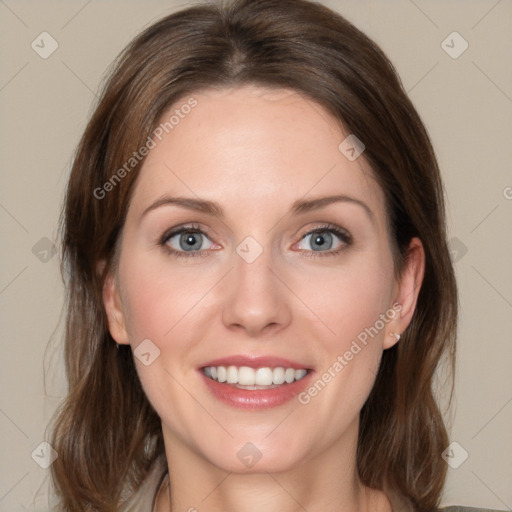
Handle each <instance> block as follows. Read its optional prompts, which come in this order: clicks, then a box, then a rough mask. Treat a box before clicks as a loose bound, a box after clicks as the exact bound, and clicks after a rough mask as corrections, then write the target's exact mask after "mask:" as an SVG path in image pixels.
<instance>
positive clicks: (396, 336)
mask: <svg viewBox="0 0 512 512" xmlns="http://www.w3.org/2000/svg"><path fill="white" fill-rule="evenodd" d="M389 335H390V336H393V337H394V338H395V340H396V341H400V334H398V333H397V332H390V333H389Z"/></svg>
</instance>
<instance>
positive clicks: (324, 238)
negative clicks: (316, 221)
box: [298, 227, 351, 254]
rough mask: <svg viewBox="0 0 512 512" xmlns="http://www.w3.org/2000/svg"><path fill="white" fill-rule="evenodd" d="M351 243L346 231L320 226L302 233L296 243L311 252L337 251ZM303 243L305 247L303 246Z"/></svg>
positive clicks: (300, 247)
mask: <svg viewBox="0 0 512 512" xmlns="http://www.w3.org/2000/svg"><path fill="white" fill-rule="evenodd" d="M350 244H351V237H350V235H349V234H348V233H346V232H343V231H341V230H339V229H338V228H334V227H332V228H327V227H326V228H321V229H315V230H314V231H310V232H309V233H307V234H306V235H304V236H303V237H302V239H301V241H300V242H299V244H298V248H299V249H302V250H306V251H313V252H327V253H331V254H332V253H337V252H339V251H340V250H342V249H343V248H344V246H347V245H350ZM304 245H305V247H304Z"/></svg>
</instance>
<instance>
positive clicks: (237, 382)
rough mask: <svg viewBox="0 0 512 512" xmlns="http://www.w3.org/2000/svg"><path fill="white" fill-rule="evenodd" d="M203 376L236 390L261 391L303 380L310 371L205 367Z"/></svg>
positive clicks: (276, 367) (277, 368)
mask: <svg viewBox="0 0 512 512" xmlns="http://www.w3.org/2000/svg"><path fill="white" fill-rule="evenodd" d="M201 370H202V372H203V374H204V375H205V376H206V377H208V378H210V379H212V380H214V381H215V382H218V383H220V384H227V385H230V386H232V387H235V388H238V389H246V390H261V389H273V388H277V387H280V386H286V385H287V384H292V383H293V382H296V381H299V380H301V379H302V378H304V377H305V376H306V375H307V374H308V373H309V371H310V370H308V369H306V368H300V369H295V368H285V367H283V366H274V367H270V366H264V367H261V368H251V367H249V366H205V367H203V368H201Z"/></svg>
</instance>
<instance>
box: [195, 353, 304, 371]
mask: <svg viewBox="0 0 512 512" xmlns="http://www.w3.org/2000/svg"><path fill="white" fill-rule="evenodd" d="M207 366H238V367H240V366H248V367H249V368H265V367H272V368H273V367H277V366H281V367H283V368H294V369H295V370H300V369H301V368H303V369H305V370H309V369H310V368H309V366H308V365H305V364H302V363H298V362H297V361H292V360H290V359H285V358H283V357H277V356H251V355H241V354H240V355H233V356H227V357H221V358H219V359H212V360H211V361H208V362H207V363H204V364H202V365H201V366H200V368H205V367H207Z"/></svg>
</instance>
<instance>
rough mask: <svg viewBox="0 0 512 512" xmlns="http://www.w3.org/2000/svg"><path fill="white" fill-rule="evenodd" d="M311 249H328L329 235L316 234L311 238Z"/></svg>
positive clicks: (330, 240) (329, 244) (330, 238)
mask: <svg viewBox="0 0 512 512" xmlns="http://www.w3.org/2000/svg"><path fill="white" fill-rule="evenodd" d="M312 246H313V249H315V248H317V249H330V248H331V246H332V235H331V234H330V233H318V234H317V235H316V236H315V237H314V238H313V243H312Z"/></svg>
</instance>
